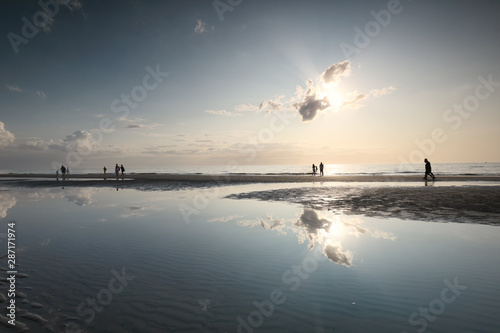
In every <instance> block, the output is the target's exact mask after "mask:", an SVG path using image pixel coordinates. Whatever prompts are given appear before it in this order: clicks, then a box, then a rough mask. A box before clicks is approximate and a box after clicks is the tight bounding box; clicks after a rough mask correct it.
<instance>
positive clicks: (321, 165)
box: [319, 162, 324, 176]
mask: <svg viewBox="0 0 500 333" xmlns="http://www.w3.org/2000/svg"><path fill="white" fill-rule="evenodd" d="M323 168H324V165H323V162H321V163H320V164H319V175H320V176H323Z"/></svg>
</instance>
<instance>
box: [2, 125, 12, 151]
mask: <svg viewBox="0 0 500 333" xmlns="http://www.w3.org/2000/svg"><path fill="white" fill-rule="evenodd" d="M14 140H15V137H14V134H12V133H11V132H9V131H7V130H6V129H5V127H4V123H3V122H1V121H0V147H5V146H8V145H10V144H12V143H13V142H14Z"/></svg>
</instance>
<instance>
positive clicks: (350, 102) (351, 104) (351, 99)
mask: <svg viewBox="0 0 500 333" xmlns="http://www.w3.org/2000/svg"><path fill="white" fill-rule="evenodd" d="M394 90H396V88H394V87H393V86H390V87H385V88H382V89H373V90H372V91H370V92H369V93H367V94H365V93H359V92H353V93H351V94H349V95H348V96H347V97H346V98H345V99H344V102H343V103H342V105H341V106H340V107H339V109H344V108H350V109H359V108H361V107H363V105H361V104H360V103H359V102H361V101H363V100H366V99H368V98H371V97H373V98H377V97H380V96H384V95H389V94H392V93H393V92H394Z"/></svg>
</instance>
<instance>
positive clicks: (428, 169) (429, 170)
mask: <svg viewBox="0 0 500 333" xmlns="http://www.w3.org/2000/svg"><path fill="white" fill-rule="evenodd" d="M424 162H425V176H424V179H425V180H427V175H429V176H431V177H432V180H434V179H436V177H434V174H433V173H432V168H431V162H429V160H427V159H424Z"/></svg>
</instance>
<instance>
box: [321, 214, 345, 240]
mask: <svg viewBox="0 0 500 333" xmlns="http://www.w3.org/2000/svg"><path fill="white" fill-rule="evenodd" d="M329 220H330V221H331V224H330V225H329V226H328V227H327V228H326V229H322V230H321V234H322V236H323V237H324V238H325V239H339V238H340V237H341V236H342V234H343V232H344V225H343V224H342V223H341V222H340V221H339V220H338V219H337V218H334V219H333V220H332V219H331V218H330V219H329Z"/></svg>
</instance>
